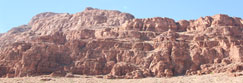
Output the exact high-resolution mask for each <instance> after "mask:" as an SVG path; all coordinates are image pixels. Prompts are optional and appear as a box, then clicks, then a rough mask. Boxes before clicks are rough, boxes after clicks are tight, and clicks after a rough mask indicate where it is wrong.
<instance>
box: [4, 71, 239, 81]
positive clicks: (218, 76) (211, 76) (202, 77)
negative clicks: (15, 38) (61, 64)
mask: <svg viewBox="0 0 243 83" xmlns="http://www.w3.org/2000/svg"><path fill="white" fill-rule="evenodd" d="M241 73H243V72H241ZM0 83H243V76H238V77H233V76H229V75H228V74H225V73H221V74H209V75H200V76H199V75H193V76H177V77H171V78H152V77H149V78H143V79H102V78H96V77H95V76H82V75H75V77H74V78H65V77H49V76H37V77H21V78H0Z"/></svg>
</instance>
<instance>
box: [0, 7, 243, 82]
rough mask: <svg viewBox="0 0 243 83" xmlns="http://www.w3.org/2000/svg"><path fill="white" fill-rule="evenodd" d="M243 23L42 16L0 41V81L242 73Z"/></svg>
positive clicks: (89, 12)
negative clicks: (5, 78)
mask: <svg viewBox="0 0 243 83" xmlns="http://www.w3.org/2000/svg"><path fill="white" fill-rule="evenodd" d="M242 62H243V20H242V19H241V18H237V17H230V16H228V15H222V14H218V15H214V16H206V17H201V18H199V19H197V20H190V21H187V20H181V21H178V22H176V21H174V20H173V19H170V18H161V17H155V18H145V19H136V18H134V16H133V15H131V14H128V13H122V12H119V11H114V10H100V9H95V8H86V9H85V10H84V11H83V12H79V13H76V14H68V13H51V12H46V13H41V14H38V15H36V16H34V17H33V18H32V20H31V21H30V22H29V24H27V25H22V26H19V27H15V28H13V29H11V30H9V31H8V32H7V33H4V34H1V36H0V76H1V77H19V76H20V77H22V76H36V75H47V74H51V75H54V76H65V75H66V73H72V74H81V75H104V77H105V78H143V77H170V76H176V75H193V74H210V73H220V72H237V71H242V70H243V63H242Z"/></svg>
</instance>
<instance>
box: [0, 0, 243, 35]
mask: <svg viewBox="0 0 243 83" xmlns="http://www.w3.org/2000/svg"><path fill="white" fill-rule="evenodd" d="M86 7H94V8H99V9H111V10H119V11H122V12H127V13H131V14H133V15H134V16H135V17H136V18H149V17H158V16H159V17H169V18H173V19H175V20H176V21H177V20H181V19H186V20H190V19H197V18H199V17H201V16H212V15H214V14H228V15H229V16H234V17H241V18H243V0H0V33H3V32H6V31H8V30H9V29H11V28H12V27H16V26H19V25H22V24H27V23H28V22H29V21H30V19H31V18H32V17H33V16H34V15H36V14H38V13H41V12H57V13H76V12H81V11H83V10H84V9H85V8H86Z"/></svg>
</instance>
